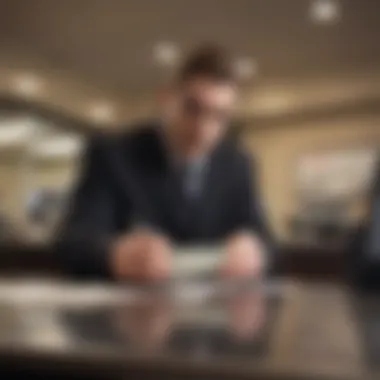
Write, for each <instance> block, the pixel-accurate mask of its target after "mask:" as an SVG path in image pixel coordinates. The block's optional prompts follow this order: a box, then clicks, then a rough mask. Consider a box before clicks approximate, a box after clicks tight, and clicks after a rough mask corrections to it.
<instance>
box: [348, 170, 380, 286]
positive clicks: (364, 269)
mask: <svg viewBox="0 0 380 380" xmlns="http://www.w3.org/2000/svg"><path fill="white" fill-rule="evenodd" d="M368 205H369V207H368V212H367V217H366V218H365V220H364V222H363V223H361V224H360V225H359V226H358V228H357V229H356V231H355V232H354V233H353V234H352V237H351V239H350V244H349V246H348V253H349V256H348V273H349V276H350V279H351V280H352V281H353V283H354V284H355V285H356V286H358V287H360V288H362V289H365V290H380V165H378V168H377V171H376V175H375V177H374V183H373V187H372V191H371V194H370V196H369V200H368Z"/></svg>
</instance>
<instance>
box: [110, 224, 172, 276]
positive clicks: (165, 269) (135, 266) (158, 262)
mask: <svg viewBox="0 0 380 380" xmlns="http://www.w3.org/2000/svg"><path fill="white" fill-rule="evenodd" d="M171 258H172V252H171V247H170V244H169V242H168V241H167V240H166V239H165V238H164V237H162V236H160V235H156V234H154V233H152V232H149V231H145V230H142V231H136V232H133V233H131V234H129V235H126V236H123V237H121V238H120V239H119V240H118V241H116V242H115V244H114V246H113V249H112V251H111V271H112V273H113V274H114V276H115V277H116V278H117V279H119V280H123V279H134V280H148V281H156V280H163V279H165V278H167V277H169V276H170V273H171Z"/></svg>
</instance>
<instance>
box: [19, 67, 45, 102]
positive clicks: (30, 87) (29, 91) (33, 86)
mask: <svg viewBox="0 0 380 380" xmlns="http://www.w3.org/2000/svg"><path fill="white" fill-rule="evenodd" d="M42 86H43V82H42V80H41V78H39V77H38V76H36V75H34V74H30V73H23V74H19V75H16V76H15V77H14V78H13V81H12V89H13V90H14V92H16V93H17V94H19V95H22V96H35V95H37V94H38V93H39V92H40V91H41V88H42Z"/></svg>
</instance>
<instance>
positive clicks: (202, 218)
mask: <svg viewBox="0 0 380 380" xmlns="http://www.w3.org/2000/svg"><path fill="white" fill-rule="evenodd" d="M164 145H165V144H164V143H163V140H162V136H160V133H159V128H158V126H156V125H154V124H153V123H151V124H148V125H146V126H139V128H136V129H135V130H134V131H133V132H129V133H123V134H121V135H117V136H97V137H94V138H93V139H92V140H91V141H90V143H89V145H88V150H87V154H86V156H85V159H84V168H83V174H82V176H81V177H80V180H79V183H78V185H77V187H76V189H75V191H74V193H73V196H72V201H71V205H70V207H69V212H68V213H67V216H66V218H65V220H64V222H63V225H62V228H61V229H60V231H59V234H58V238H57V242H56V243H57V244H56V250H57V252H58V255H59V258H60V260H61V263H62V264H63V265H64V267H65V268H66V269H67V270H68V271H69V272H71V273H73V274H80V275H81V276H84V275H90V276H97V277H107V276H109V270H108V254H109V251H110V244H112V241H113V240H114V239H115V238H116V237H117V236H119V235H120V234H124V233H126V232H128V231H129V230H130V229H132V228H133V227H135V226H136V224H148V225H149V226H151V227H153V228H155V229H158V230H160V231H162V232H163V233H164V234H165V235H166V236H168V237H170V238H171V239H172V240H173V241H175V242H177V243H179V244H195V243H196V244H199V243H200V244H203V243H205V244H209V243H216V242H220V241H221V240H222V239H224V238H226V237H227V236H228V235H229V234H232V233H233V232H235V231H238V230H242V229H244V230H252V231H254V232H255V233H257V234H259V235H260V236H262V238H263V240H264V241H266V242H267V243H268V245H270V243H269V241H270V238H269V233H268V229H267V225H266V222H265V217H264V215H263V211H262V205H261V202H260V200H259V198H258V194H257V188H256V184H255V182H254V180H253V176H254V172H255V169H254V168H253V167H252V165H251V163H250V160H249V159H248V156H246V155H245V154H244V153H242V152H241V151H240V150H239V149H238V147H237V146H236V144H234V143H233V142H230V141H224V142H223V143H221V144H220V145H219V146H218V147H217V148H216V149H215V150H214V151H213V152H212V154H211V156H210V157H209V160H208V167H207V173H206V175H205V178H204V183H203V187H202V190H201V194H200V195H199V198H198V200H197V204H196V205H194V207H195V210H194V209H193V212H192V214H193V218H192V220H191V222H190V223H189V221H188V220H186V215H184V212H183V209H184V199H183V197H182V195H181V194H182V191H180V187H179V186H178V183H176V181H174V180H173V175H172V174H173V167H172V165H171V164H172V163H171V162H170V160H169V159H168V154H167V152H166V150H165V146H164ZM194 211H195V212H194Z"/></svg>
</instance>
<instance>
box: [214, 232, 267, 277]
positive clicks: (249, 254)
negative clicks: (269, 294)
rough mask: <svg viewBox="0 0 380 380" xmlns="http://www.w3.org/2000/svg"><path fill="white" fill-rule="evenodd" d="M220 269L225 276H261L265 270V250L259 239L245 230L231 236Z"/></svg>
mask: <svg viewBox="0 0 380 380" xmlns="http://www.w3.org/2000/svg"><path fill="white" fill-rule="evenodd" d="M221 270H222V274H223V275H225V276H227V277H256V278H259V277H261V276H262V275H263V272H264V270H265V250H264V246H263V244H262V242H261V240H260V239H259V238H258V237H257V236H255V235H254V234H251V233H247V232H241V233H237V234H234V235H233V236H231V237H230V238H229V239H228V241H227V246H226V253H225V256H224V258H223V261H222V266H221Z"/></svg>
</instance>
